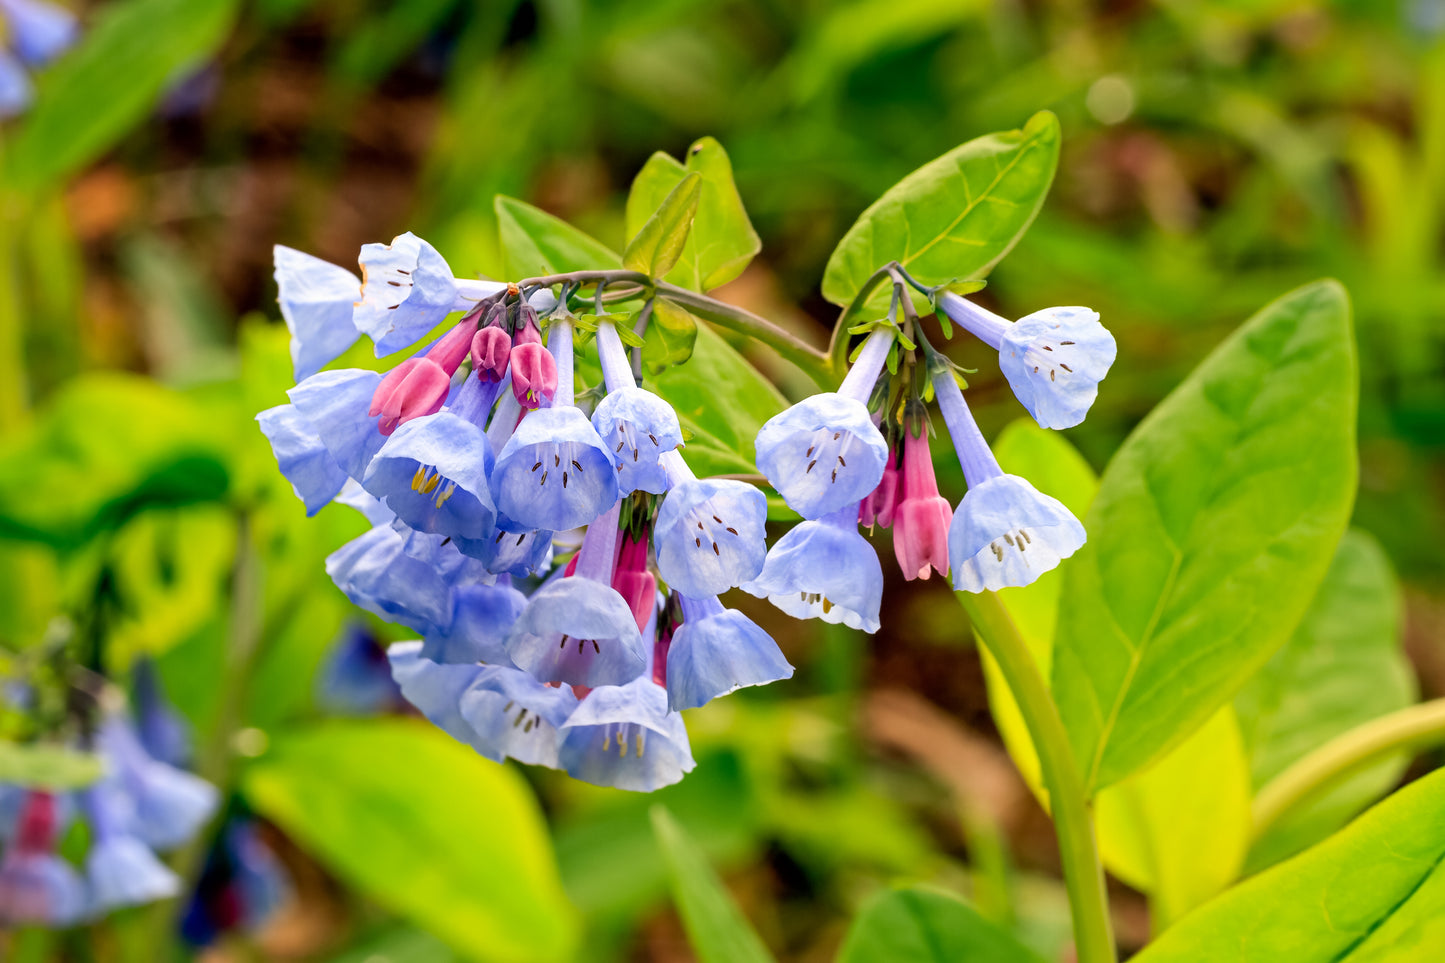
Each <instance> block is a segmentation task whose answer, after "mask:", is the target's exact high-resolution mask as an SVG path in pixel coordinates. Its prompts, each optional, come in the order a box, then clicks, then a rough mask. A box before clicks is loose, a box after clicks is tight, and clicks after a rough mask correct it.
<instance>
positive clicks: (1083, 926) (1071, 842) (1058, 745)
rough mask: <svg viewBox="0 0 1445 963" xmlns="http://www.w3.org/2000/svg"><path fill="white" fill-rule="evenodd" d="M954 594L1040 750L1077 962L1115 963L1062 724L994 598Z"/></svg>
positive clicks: (1100, 874)
mask: <svg viewBox="0 0 1445 963" xmlns="http://www.w3.org/2000/svg"><path fill="white" fill-rule="evenodd" d="M954 594H955V595H957V596H958V600H959V604H961V605H962V606H963V608H964V610H965V611H966V612H968V617H969V619H971V620H972V622H973V627H974V629H975V630H976V631H977V632H978V635H979V638H980V639H982V640H983V644H984V645H986V646H988V650H989V653H990V654H991V655H993V657H994V660H995V661H996V662H997V663H998V666H999V669H1000V670H1001V671H1002V672H1003V675H1004V679H1005V680H1006V681H1007V682H1008V686H1009V689H1010V690H1011V691H1012V692H1013V694H1014V698H1015V699H1016V700H1018V705H1019V711H1020V712H1021V713H1022V714H1023V718H1024V723H1025V725H1027V726H1028V730H1029V735H1030V736H1031V737H1032V738H1033V742H1034V746H1035V747H1036V748H1037V749H1038V753H1039V763H1040V765H1041V767H1042V769H1043V776H1044V784H1045V785H1046V786H1047V787H1048V790H1049V808H1050V809H1051V810H1052V812H1053V817H1054V830H1055V832H1056V834H1057V835H1058V840H1059V856H1060V859H1061V861H1062V862H1063V866H1064V886H1065V888H1066V889H1067V890H1068V893H1069V908H1070V910H1071V911H1072V913H1073V918H1074V945H1075V949H1076V952H1077V955H1078V960H1079V963H1113V961H1114V960H1115V959H1117V956H1116V955H1115V948H1114V934H1113V930H1112V927H1111V924H1110V920H1109V903H1108V898H1107V896H1106V895H1105V892H1104V870H1103V867H1102V866H1101V865H1100V863H1099V850H1098V847H1097V846H1096V845H1095V842H1094V827H1093V822H1092V820H1091V819H1090V815H1089V804H1088V799H1087V797H1086V796H1085V794H1084V781H1083V777H1082V776H1081V775H1080V773H1079V769H1078V766H1077V765H1076V764H1075V762H1074V756H1073V751H1072V750H1071V749H1070V747H1069V736H1068V733H1067V732H1066V731H1065V730H1064V723H1063V720H1062V719H1061V718H1059V711H1058V709H1057V708H1056V707H1055V705H1054V702H1053V699H1052V698H1051V697H1050V696H1049V690H1048V687H1047V686H1046V685H1045V684H1044V678H1043V676H1042V675H1040V674H1039V667H1038V665H1037V664H1036V663H1035V662H1034V659H1033V656H1032V655H1031V654H1030V653H1029V649H1028V645H1027V644H1026V643H1025V642H1024V640H1023V637H1022V636H1021V635H1019V631H1018V628H1017V627H1016V626H1015V625H1014V623H1013V619H1012V618H1010V617H1009V614H1008V612H1007V611H1006V610H1005V609H1004V607H1003V603H1002V602H1000V601H999V600H998V596H997V595H995V594H994V593H992V592H982V593H979V594H974V593H971V592H955V593H954Z"/></svg>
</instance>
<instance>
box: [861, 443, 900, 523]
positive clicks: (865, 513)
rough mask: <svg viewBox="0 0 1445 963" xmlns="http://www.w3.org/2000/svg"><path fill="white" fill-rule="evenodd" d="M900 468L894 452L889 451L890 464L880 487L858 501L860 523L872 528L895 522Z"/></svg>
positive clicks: (880, 482)
mask: <svg viewBox="0 0 1445 963" xmlns="http://www.w3.org/2000/svg"><path fill="white" fill-rule="evenodd" d="M899 481H900V479H899V474H898V468H897V466H895V465H894V464H893V453H892V452H889V453H888V464H887V466H886V467H885V468H884V469H883V477H882V478H880V479H878V487H877V488H875V489H873V491H872V492H871V493H869V495H868V497H867V498H865V499H863V500H862V501H861V502H859V503H858V524H859V525H866V526H867V527H869V528H872V527H873V526H874V525H878V526H881V527H882V528H888V527H890V526H892V524H893V513H894V510H895V507H896V506H897V504H898V488H899Z"/></svg>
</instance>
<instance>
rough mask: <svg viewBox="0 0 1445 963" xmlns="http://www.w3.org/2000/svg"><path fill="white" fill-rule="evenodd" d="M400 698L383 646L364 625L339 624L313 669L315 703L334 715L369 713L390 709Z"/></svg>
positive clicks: (393, 707)
mask: <svg viewBox="0 0 1445 963" xmlns="http://www.w3.org/2000/svg"><path fill="white" fill-rule="evenodd" d="M402 701H403V700H402V697H401V690H400V689H398V688H397V685H396V682H395V681H393V680H392V678H391V664H390V663H389V662H387V659H386V650H385V649H383V648H382V647H381V645H380V644H378V643H377V641H376V638H375V637H374V636H373V635H372V634H371V632H370V631H369V630H368V629H367V628H366V626H365V625H362V624H359V623H351V624H349V625H347V626H346V627H345V628H343V629H342V630H341V634H340V635H339V636H338V637H337V638H336V640H335V641H334V642H332V643H331V648H330V649H329V650H327V653H326V655H325V657H324V658H323V659H322V662H321V666H320V668H318V669H317V672H316V704H317V705H318V706H319V707H320V708H321V709H322V710H323V711H325V712H330V713H335V714H337V715H347V716H371V715H377V714H378V713H382V712H390V711H392V710H393V709H396V708H397V707H398V706H399V705H400V704H401V703H402Z"/></svg>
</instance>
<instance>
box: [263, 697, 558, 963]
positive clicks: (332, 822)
mask: <svg viewBox="0 0 1445 963" xmlns="http://www.w3.org/2000/svg"><path fill="white" fill-rule="evenodd" d="M244 791H245V793H246V798H247V799H248V800H249V801H250V803H251V805H252V806H253V807H255V809H256V810H257V811H258V812H261V813H262V814H264V815H265V816H266V817H267V818H268V819H271V820H273V821H275V822H276V823H277V824H279V825H280V826H281V827H282V828H283V829H285V830H286V832H287V833H288V834H289V835H291V836H292V837H293V838H295V839H296V840H298V841H299V842H300V843H301V844H302V845H303V846H305V847H306V848H307V849H308V850H309V851H310V852H312V853H314V854H315V855H316V856H317V857H319V858H320V859H321V860H323V861H324V862H325V864H326V865H327V866H328V867H329V868H330V869H331V870H333V871H334V872H335V873H336V874H337V875H338V876H340V877H342V878H343V879H345V880H346V881H347V882H349V883H350V884H352V885H354V886H356V887H357V888H358V889H360V890H362V891H363V892H365V893H366V894H368V895H369V896H371V897H372V898H374V899H375V900H376V901H377V902H379V903H382V904H383V905H385V906H387V907H389V908H390V909H392V910H395V911H396V912H398V913H402V914H405V915H407V916H409V917H411V918H412V919H413V920H414V921H416V922H417V923H418V924H420V925H422V926H424V927H426V928H427V929H428V930H430V931H432V932H433V933H435V934H436V935H437V936H439V937H441V938H442V939H444V940H446V941H447V942H448V943H449V944H451V945H452V946H453V947H455V948H456V949H457V950H459V951H461V952H463V953H465V954H466V955H467V956H469V957H471V958H473V959H477V960H497V961H512V960H516V961H533V960H565V959H570V958H571V953H572V952H573V950H574V949H575V945H576V938H577V930H578V926H577V917H576V912H575V911H574V910H573V908H572V906H571V904H570V903H569V902H568V900H567V896H566V894H565V893H564V892H563V890H562V885H561V882H560V881H559V879H558V875H557V864H556V860H555V858H554V856H553V853H552V845H551V841H550V840H549V839H548V837H547V830H546V825H545V823H544V822H543V820H542V814H541V812H540V811H539V810H538V808H537V802H536V800H535V798H533V796H532V793H531V791H530V790H529V789H528V788H527V785H526V783H525V782H524V781H523V780H522V778H521V777H520V776H518V775H517V773H516V771H515V770H513V769H510V768H507V767H504V766H498V765H496V764H494V763H491V762H488V761H487V760H485V759H483V758H481V757H480V756H478V755H476V754H475V753H473V752H472V751H471V750H469V749H467V748H466V747H465V746H463V745H461V744H460V743H457V742H454V741H452V740H451V739H449V738H448V737H447V736H446V735H445V734H444V733H442V732H441V731H440V730H439V729H435V728H433V727H431V726H429V725H427V724H426V723H424V722H421V721H420V720H409V719H375V720H369V721H364V722H359V721H349V722H330V723H325V724H322V725H318V726H315V727H312V728H311V729H308V730H303V731H300V732H297V733H294V734H287V735H286V736H285V737H284V739H281V738H278V739H277V741H276V743H275V744H274V748H273V749H272V751H271V752H270V753H269V754H268V755H267V756H266V757H265V758H264V759H262V760H261V761H259V762H257V763H256V764H254V765H253V766H252V767H251V768H250V769H249V770H248V771H247V773H246V775H245V779H244Z"/></svg>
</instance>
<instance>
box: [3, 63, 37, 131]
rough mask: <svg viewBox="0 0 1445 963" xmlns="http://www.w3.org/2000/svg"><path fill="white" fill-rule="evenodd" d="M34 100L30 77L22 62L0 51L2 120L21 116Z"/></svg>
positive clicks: (33, 89)
mask: <svg viewBox="0 0 1445 963" xmlns="http://www.w3.org/2000/svg"><path fill="white" fill-rule="evenodd" d="M34 99H35V88H34V87H32V86H31V84H30V75H29V74H27V73H26V72H25V68H24V67H22V66H20V61H18V60H16V59H15V58H14V57H12V56H10V55H9V54H8V53H6V52H5V51H4V50H0V119H4V118H6V117H15V116H17V115H19V114H20V113H22V112H24V110H25V108H27V107H29V106H30V102H31V101H32V100H34Z"/></svg>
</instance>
